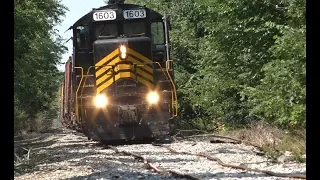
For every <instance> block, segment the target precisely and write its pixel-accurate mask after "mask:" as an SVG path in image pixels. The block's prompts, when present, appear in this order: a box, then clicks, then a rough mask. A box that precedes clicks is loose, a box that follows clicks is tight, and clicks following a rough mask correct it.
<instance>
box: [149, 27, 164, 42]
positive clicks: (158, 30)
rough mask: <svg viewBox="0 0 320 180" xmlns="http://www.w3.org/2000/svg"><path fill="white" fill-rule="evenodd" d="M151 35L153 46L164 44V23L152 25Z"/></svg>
mask: <svg viewBox="0 0 320 180" xmlns="http://www.w3.org/2000/svg"><path fill="white" fill-rule="evenodd" d="M151 34H152V41H153V44H164V42H165V40H164V26H163V22H153V23H152V24H151Z"/></svg>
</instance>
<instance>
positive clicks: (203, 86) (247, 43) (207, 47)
mask: <svg viewBox="0 0 320 180" xmlns="http://www.w3.org/2000/svg"><path fill="white" fill-rule="evenodd" d="M129 2H133V3H135V2H138V3H140V4H143V3H145V4H146V5H147V7H150V8H153V9H156V10H158V11H160V12H162V13H164V12H165V13H166V15H170V17H171V21H172V26H173V30H172V31H171V34H170V36H171V40H172V44H173V51H172V53H173V59H174V60H175V65H176V68H175V70H176V71H175V72H176V76H175V78H176V81H177V85H178V91H179V94H180V102H179V105H180V106H179V107H180V111H181V112H182V113H180V118H181V120H180V121H188V122H189V121H190V118H191V119H193V120H194V124H198V123H197V122H198V120H199V119H201V118H202V119H206V120H207V119H211V120H216V121H217V120H220V121H224V122H226V123H232V124H238V123H246V122H248V121H251V120H256V119H263V120H266V121H270V122H276V123H278V124H281V125H284V126H288V125H289V124H295V125H304V124H305V75H306V69H305V61H306V55H305V47H306V46H305V30H306V24H305V0H297V1H292V0H281V1H278V0H253V1H252V0H241V1H239V0H230V1H223V0H183V1H177V0H171V1H164V0H160V1H155V0H151V1H141V0H131V1H129ZM208 122H210V121H208Z"/></svg>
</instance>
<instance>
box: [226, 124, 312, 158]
mask: <svg viewBox="0 0 320 180" xmlns="http://www.w3.org/2000/svg"><path fill="white" fill-rule="evenodd" d="M223 135H228V136H230V137H234V138H236V139H241V140H242V141H243V142H249V143H251V144H254V145H256V146H259V147H261V150H262V151H263V153H264V155H265V156H266V157H267V158H268V159H270V160H271V161H277V159H278V158H279V157H280V156H281V155H283V154H284V152H286V151H289V152H291V154H292V156H293V159H294V160H295V161H297V162H305V158H304V157H303V156H304V155H305V153H306V130H305V129H304V128H301V129H294V130H285V129H280V128H278V127H276V126H272V125H270V124H268V123H266V122H263V121H259V122H253V123H251V124H249V125H248V126H247V127H245V128H241V129H237V130H232V131H228V132H224V133H223Z"/></svg>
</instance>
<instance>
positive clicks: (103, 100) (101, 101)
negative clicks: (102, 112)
mask: <svg viewBox="0 0 320 180" xmlns="http://www.w3.org/2000/svg"><path fill="white" fill-rule="evenodd" d="M107 104H108V99H107V97H106V96H105V95H102V94H98V95H97V96H96V97H95V98H94V105H96V107H97V108H102V107H105V106H106V105H107Z"/></svg>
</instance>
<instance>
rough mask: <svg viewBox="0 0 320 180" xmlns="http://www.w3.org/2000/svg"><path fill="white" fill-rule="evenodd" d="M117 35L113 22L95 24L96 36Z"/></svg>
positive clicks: (111, 36)
mask: <svg viewBox="0 0 320 180" xmlns="http://www.w3.org/2000/svg"><path fill="white" fill-rule="evenodd" d="M117 36H118V26H117V24H115V23H100V24H97V25H96V38H97V39H99V38H114V37H117Z"/></svg>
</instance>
